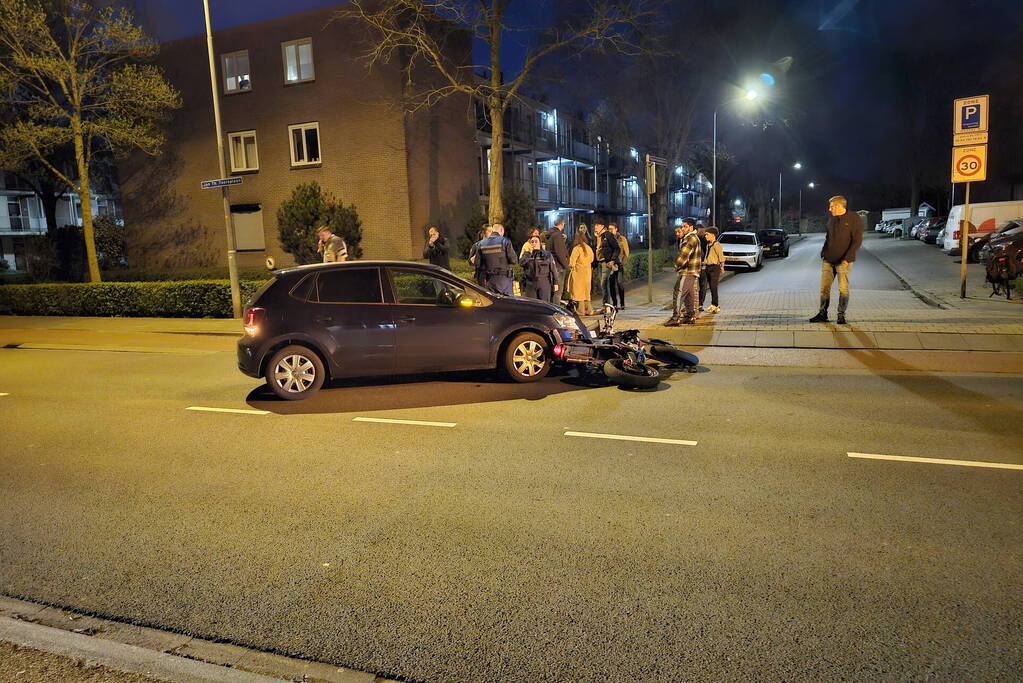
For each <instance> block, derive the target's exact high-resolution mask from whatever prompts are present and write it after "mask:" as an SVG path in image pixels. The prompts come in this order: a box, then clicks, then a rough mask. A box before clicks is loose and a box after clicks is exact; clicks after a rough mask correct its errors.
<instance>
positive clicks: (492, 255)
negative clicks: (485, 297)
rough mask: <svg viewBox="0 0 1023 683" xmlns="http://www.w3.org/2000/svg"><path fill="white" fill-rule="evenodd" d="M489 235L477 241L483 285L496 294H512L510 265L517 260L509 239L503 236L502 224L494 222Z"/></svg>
mask: <svg viewBox="0 0 1023 683" xmlns="http://www.w3.org/2000/svg"><path fill="white" fill-rule="evenodd" d="M490 231H491V232H490V236H489V237H486V238H484V239H482V240H480V241H479V243H478V245H477V246H478V247H479V249H478V250H477V251H478V253H479V266H478V267H480V268H481V270H482V272H483V277H484V285H485V286H486V287H487V288H488V289H490V290H492V291H494V292H497V293H498V294H504V295H506V296H512V294H513V290H512V268H511V267H512V266H513V265H515V264H516V263H518V262H519V259H518V257H517V256H516V255H515V249H514V247H512V243H511V240H510V239H508V238H507V237H505V236H504V226H503V225H501V224H500V223H494V224H493V225H491V226H490Z"/></svg>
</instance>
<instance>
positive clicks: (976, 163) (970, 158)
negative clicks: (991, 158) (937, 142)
mask: <svg viewBox="0 0 1023 683" xmlns="http://www.w3.org/2000/svg"><path fill="white" fill-rule="evenodd" d="M982 180H987V145H976V146H974V147H953V148H952V182H953V183H976V182H980V181H982Z"/></svg>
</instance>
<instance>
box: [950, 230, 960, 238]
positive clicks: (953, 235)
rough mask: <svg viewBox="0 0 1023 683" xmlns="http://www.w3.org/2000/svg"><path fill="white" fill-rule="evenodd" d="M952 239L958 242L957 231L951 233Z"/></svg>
mask: <svg viewBox="0 0 1023 683" xmlns="http://www.w3.org/2000/svg"><path fill="white" fill-rule="evenodd" d="M952 239H954V240H958V239H959V231H958V230H956V231H955V232H953V233H952Z"/></svg>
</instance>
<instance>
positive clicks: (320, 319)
mask: <svg viewBox="0 0 1023 683" xmlns="http://www.w3.org/2000/svg"><path fill="white" fill-rule="evenodd" d="M313 320H315V321H316V322H317V323H319V324H321V325H330V324H332V323H333V322H334V318H333V317H331V316H329V315H318V316H316V317H315V318H313Z"/></svg>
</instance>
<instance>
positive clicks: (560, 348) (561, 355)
mask: <svg viewBox="0 0 1023 683" xmlns="http://www.w3.org/2000/svg"><path fill="white" fill-rule="evenodd" d="M551 353H552V354H553V355H554V357H555V358H557V359H558V360H565V345H564V344H555V345H554V348H553V349H552V350H551Z"/></svg>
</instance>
